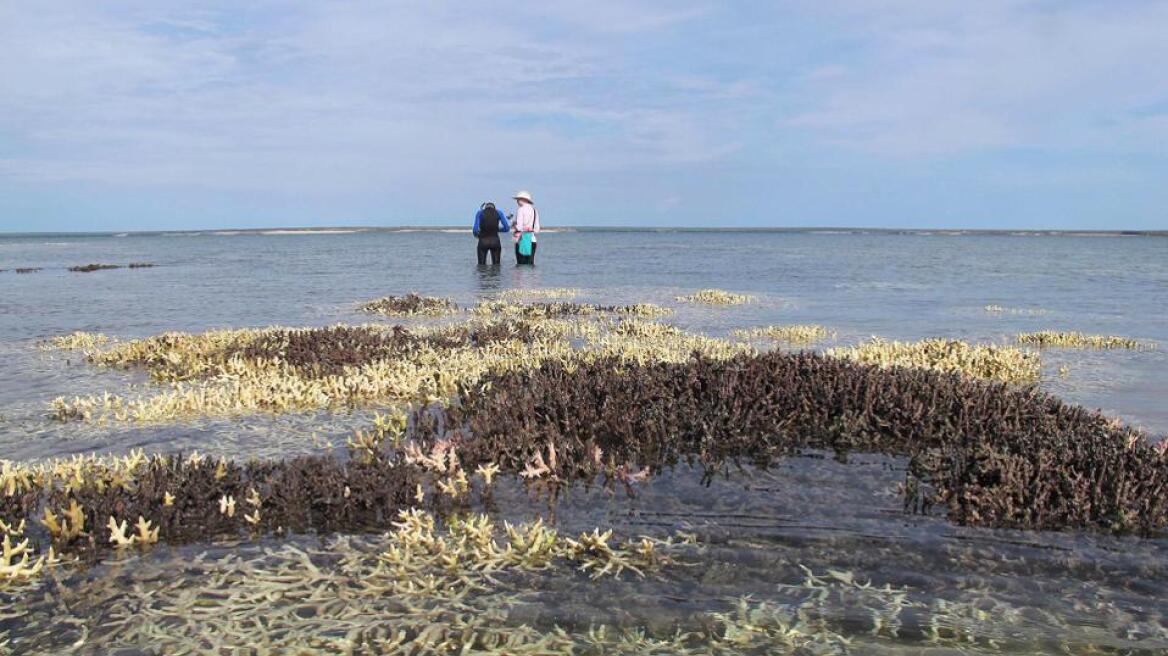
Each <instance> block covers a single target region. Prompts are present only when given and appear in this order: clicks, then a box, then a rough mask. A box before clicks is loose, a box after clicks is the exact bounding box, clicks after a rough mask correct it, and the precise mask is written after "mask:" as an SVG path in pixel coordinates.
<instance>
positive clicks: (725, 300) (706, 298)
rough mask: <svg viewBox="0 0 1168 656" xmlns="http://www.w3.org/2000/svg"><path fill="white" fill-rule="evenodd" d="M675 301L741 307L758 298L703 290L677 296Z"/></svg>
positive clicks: (718, 290) (721, 291) (717, 290)
mask: <svg viewBox="0 0 1168 656" xmlns="http://www.w3.org/2000/svg"><path fill="white" fill-rule="evenodd" d="M676 300H678V301H681V302H683V303H702V304H705V305H742V304H744V303H753V302H755V301H757V300H758V297H756V296H751V295H749V294H735V293H733V292H727V291H723V290H721V289H703V290H701V291H697V292H694V293H692V294H686V295H683V296H678V297H677V298H676Z"/></svg>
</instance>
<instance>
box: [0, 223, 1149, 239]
mask: <svg viewBox="0 0 1168 656" xmlns="http://www.w3.org/2000/svg"><path fill="white" fill-rule="evenodd" d="M452 230H457V231H460V232H462V231H465V232H470V228H467V227H466V226H462V225H396V226H300V227H292V226H286V227H280V226H276V227H265V228H189V229H158V230H86V231H80V230H47V231H0V237H37V236H73V237H99V236H111V237H113V236H130V235H135V236H164V235H197V234H207V235H217V236H232V235H239V234H255V235H265V236H276V235H279V234H296V233H305V234H321V235H324V234H353V233H358V232H404V231H412V232H425V231H452ZM543 232H549V233H555V232H706V233H713V232H775V233H780V232H790V233H808V232H821V233H822V232H841V233H861V234H862V233H890V234H936V233H943V234H944V233H948V234H954V235H959V234H983V235H1036V234H1044V235H1100V236H1107V235H1115V236H1145V237H1162V236H1168V230H1140V229H1131V230H1128V229H1122V228H1119V229H1116V228H1112V229H1065V228H945V227H937V228H875V227H856V226H727V227H720V228H710V227H693V226H653V225H645V226H604V225H599V226H588V225H581V226H562V227H556V228H549V229H547V230H544V231H543Z"/></svg>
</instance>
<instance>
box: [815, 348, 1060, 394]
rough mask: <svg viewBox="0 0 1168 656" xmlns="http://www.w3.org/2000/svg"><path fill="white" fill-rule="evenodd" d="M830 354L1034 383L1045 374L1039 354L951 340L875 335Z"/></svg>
mask: <svg viewBox="0 0 1168 656" xmlns="http://www.w3.org/2000/svg"><path fill="white" fill-rule="evenodd" d="M827 355H829V356H831V357H836V358H844V359H847V360H855V361H856V362H860V363H862V364H870V365H875V366H878V367H914V368H918V369H931V370H933V371H941V372H952V373H960V374H964V375H966V376H972V377H974V378H983V379H986V380H1000V381H1004V382H1012V383H1030V382H1035V381H1037V380H1038V379H1039V378H1040V377H1041V375H1042V360H1041V358H1040V357H1039V355H1038V354H1037V353H1033V352H1030V351H1025V350H1022V349H1017V348H1012V347H1009V346H993V345H988V344H969V343H967V342H962V341H959V340H951V339H924V340H921V341H919V342H896V341H892V342H890V341H886V340H883V339H880V338H878V337H874V338H873V339H872V341H870V342H867V343H864V344H861V345H859V346H852V347H844V348H834V349H829V350H828V351H827Z"/></svg>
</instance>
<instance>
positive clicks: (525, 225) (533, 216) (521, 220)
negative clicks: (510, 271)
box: [511, 191, 539, 264]
mask: <svg viewBox="0 0 1168 656" xmlns="http://www.w3.org/2000/svg"><path fill="white" fill-rule="evenodd" d="M514 198H515V202H516V203H518V204H519V209H517V210H515V224H514V225H515V230H514V231H512V233H511V240H512V241H514V242H515V263H516V264H535V247H536V246H537V244H536V243H535V241H536V237H535V236H536V235H537V234H539V212H538V211H536V209H535V205H534V204H533V203H532V202H531V194H530V193H528V192H526V191H519V192H516V193H515V196H514Z"/></svg>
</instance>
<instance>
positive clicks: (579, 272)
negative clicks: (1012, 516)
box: [0, 230, 1168, 654]
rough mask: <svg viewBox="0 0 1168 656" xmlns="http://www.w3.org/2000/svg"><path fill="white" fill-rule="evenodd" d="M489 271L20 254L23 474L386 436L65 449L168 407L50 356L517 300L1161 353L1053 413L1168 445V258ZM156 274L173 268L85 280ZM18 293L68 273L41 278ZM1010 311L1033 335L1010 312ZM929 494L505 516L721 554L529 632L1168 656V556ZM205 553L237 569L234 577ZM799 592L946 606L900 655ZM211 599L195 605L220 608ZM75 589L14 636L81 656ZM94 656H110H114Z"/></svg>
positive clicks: (642, 261) (381, 239)
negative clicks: (373, 312)
mask: <svg viewBox="0 0 1168 656" xmlns="http://www.w3.org/2000/svg"><path fill="white" fill-rule="evenodd" d="M474 245H475V244H474V240H473V238H471V237H470V235H469V234H465V233H457V232H443V231H426V230H421V231H361V232H349V233H333V234H253V233H233V234H213V233H188V234H171V235H133V234H131V235H125V236H113V235H99V236H61V235H51V236H46V235H30V236H0V269H7V271H4V272H0V459H36V458H44V457H51V456H58V455H64V454H71V453H89V452H93V451H98V452H117V453H122V452H125V451H128V450H129V449H133V448H145V449H146V450H147V451H163V452H173V451H179V450H191V449H199V450H201V451H206V452H211V453H230V454H232V455H234V456H236V457H246V456H248V455H257V456H269V457H275V456H282V455H289V454H293V453H305V452H312V451H314V450H317V449H319V444H320V443H321V441H328V440H332V441H338V440H339V441H342V442H343V439H344V436H345V435H346V434H347V433H348V432H349V431H350V430H351V429H352V428H353V427H355V426H360V425H362V424H363V423H364V422H365V421H367V418H368V415H367V414H365V413H362V412H355V413H341V414H331V413H314V414H309V415H292V416H282V417H252V418H246V419H238V420H229V421H228V420H214V421H212V420H204V421H191V422H183V423H179V424H170V425H164V426H117V425H108V426H91V425H81V424H60V423H56V422H53V421H52V420H50V419H48V418H47V416H46V410H47V405H48V403H49V402H50V401H51V400H52V399H53V398H55V397H58V396H73V395H79V394H91V393H100V392H102V391H105V390H110V391H114V392H119V393H120V392H124V391H125V390H127V389H131V388H133V389H137V390H138V391H145V392H148V391H149V390H150V384H149V383H148V382H147V381H146V380H145V377H144V376H142V375H140V374H137V373H134V372H112V371H101V370H96V369H94V368H93V367H90V366H88V365H86V364H85V363H83V362H79V361H77V356H75V355H69V354H67V353H66V354H63V353H61V352H48V351H42V350H39V349H37V348H36V344H37V342H38V341H39V340H43V339H46V338H49V337H52V336H55V335H61V334H65V333H69V332H71V331H74V330H84V331H95V332H102V333H105V334H107V335H109V336H112V337H118V338H123V339H124V338H133V337H144V336H148V335H153V334H156V333H159V332H163V331H171V330H179V331H201V330H206V329H211V328H226V327H252V326H267V325H287V326H303V325H327V324H333V323H356V322H370V321H380V322H391V320H389V319H375V318H370V317H369V316H366V315H362V314H360V313H358V312H357V310H356V306H357V304H359V303H360V302H362V301H365V300H370V299H373V298H376V297H380V296H385V295H388V294H403V293H406V292H411V291H416V292H419V293H423V294H428V295H438V296H448V297H451V298H453V299H454V300H456V301H457V302H459V303H460V304H470V303H473V302H475V301H476V300H478V299H481V298H486V297H490V296H491V295H493V294H496V293H498V292H500V291H502V290H508V289H517V288H548V287H570V288H576V289H579V290H581V296H580V297H578V299H577V300H580V301H585V302H596V303H604V304H623V303H632V302H651V303H658V304H661V305H668V306H671V307H675V308H676V309H677V313H676V315H674V316H672V317H669V318H668V319H666V320H667V321H669V322H672V323H675V324H677V325H680V326H682V327H684V328H686V329H689V330H696V331H701V332H705V333H708V334H710V335H713V336H720V335H724V334H726V333H728V332H729V331H730V330H732V329H735V328H748V327H752V326H761V325H767V324H786V323H819V324H823V325H825V326H827V327H829V328H831V329H833V330H835V331H836V332H837V336H836V337H835V338H834V339H833V340H832V341H829V342H827V343H825V344H823V345H822V346H832V345H835V344H854V343H857V342H859V341H862V340H865V339H868V338H869V337H871V336H880V337H884V338H888V339H901V340H905V339H919V338H923V337H951V338H957V339H963V340H968V341H978V342H986V343H998V344H1005V343H1009V342H1010V340H1011V339H1012V338H1013V336H1014V335H1015V334H1017V333H1019V332H1029V331H1035V330H1046V329H1052V330H1077V331H1082V332H1087V333H1102V334H1114V335H1121V336H1126V337H1132V338H1137V339H1140V340H1144V341H1148V342H1156V343H1157V344H1158V346H1159V348H1156V349H1152V350H1144V351H1125V350H1114V351H1080V350H1049V351H1045V352H1044V380H1043V381H1042V383H1041V384H1040V385H1041V387H1042V388H1043V389H1046V390H1048V391H1051V392H1053V393H1055V394H1057V395H1058V396H1060V397H1062V398H1065V399H1067V400H1070V401H1072V402H1075V403H1079V404H1082V405H1086V406H1088V407H1091V408H1099V409H1101V410H1102V411H1103V412H1105V413H1107V414H1110V415H1114V416H1116V417H1119V418H1121V419H1122V420H1123V421H1125V422H1127V423H1129V424H1133V425H1136V426H1140V427H1143V428H1145V429H1146V430H1147V431H1148V432H1150V433H1151V434H1152V435H1154V436H1161V435H1164V434H1168V403H1166V402H1165V400H1166V397H1168V239H1166V238H1163V237H1143V236H1130V237H1127V236H1125V237H1089V236H1051V235H1044V236H1021V235H983V234H960V235H951V234H932V235H929V234H887V233H877V234H865V233H848V232H842V233H824V232H762V231H760V232H685V231H672V232H671V231H630V232H619V231H574V232H573V231H568V232H559V233H548V234H545V235H543V236H542V237H541V239H540V246H539V253H538V259H537V266H536V267H534V268H530V267H515V266H514V256H513V254H511V253H509V252H507V251H506V250H505V251H504V264H503V265H502V266H500V267H482V268H480V267H478V266H476V264H475V255H474ZM130 262H151V263H154V264H156V265H157V266H155V267H153V268H146V269H134V270H131V269H118V270H110V271H97V272H93V273H72V272H69V271H67V270H66V269H67V268H68V267H69V266H75V265H83V264H88V263H113V264H123V265H124V264H128V263H130ZM17 267H39V268H41V270H40V271H37V272H34V273H28V274H17V273H15V272H14V271H13V269H15V268H17ZM703 288H720V289H725V290H729V291H737V292H745V293H751V294H755V295H757V296H758V297H759V302H757V303H754V304H750V305H746V306H737V307H729V308H704V307H695V306H687V305H684V304H678V303H676V302H675V301H674V297H675V296H676V295H678V294H682V293H688V292H692V291H695V290H698V289H703ZM987 305H996V306H1001V307H1002V308H1005V309H1006V311H1005V312H1001V313H993V312H987V311H986V309H985V307H986V306H987ZM903 468H904V462H903V461H899V460H897V459H894V458H882V457H881V458H877V457H855V458H852V459H849V461H848V462H846V463H843V462H836V461H835V460H833V459H831V458H822V457H818V456H816V455H815V454H808V455H807V456H806V457H803V458H794V459H791V460H790V461H788V462H785V463H783V464H781V465H780V466H779V467H777V468H775V469H772V470H770V471H766V472H762V471H756V470H751V469H749V468H746V469H744V470H743V471H742V472H740V473H738V474H736V475H733V476H730V477H729V478H726V479H719V480H716V481H713V482H709V483H710V487H705V486H704V485H703V484H702V483H701V482H700V475H699V474H697V473H696V472H691V471H688V470H686V469H684V468H682V469H679V470H677V471H674V472H672V473H671V474H669V475H667V476H663V477H661V478H659V479H655V480H654V481H652V482H650V483H648V484H646V485H644V486H643V487H642V488H640V489H639V490H637V492H636V493H635V494H626V493H625V492H618V493H613V492H612V491H605V490H593V489H575V490H568V491H566V492H564V493H563V494H561V495H560V496H558V497H556V498H555V499H554V500H549V499H547V498H543V497H540V495H539V494H537V493H535V492H532V491H531V490H529V489H526V488H525V487H524V486H522V485H520V484H519V483H517V482H509V483H506V484H504V485H503V487H502V488H501V490H500V492H499V494H498V498H497V499H496V502H497V503H498V504H499V506H500V507H501V508H503V510H501V511H500V512H502V513H503V514H505V515H506V516H509V517H513V518H523V517H534V516H536V515H541V516H546V515H547V513H548V512H549V510H548V509H549V508H551V509H552V511H551V512H552V515H553V519H552V521H554V522H557V523H558V525H560V526H563V527H565V528H566V529H568V528H571V529H577V528H579V529H581V530H583V528H584V527H588V526H597V525H606V526H613V527H614V528H615V529H617V530H618V532H624V533H625V534H627V535H638V534H642V533H645V534H652V535H666V534H669V533H670V532H671V531H686V532H694V533H697V534H698V535H699V538H701V539H702V540H703V543H704V544H705V545H707V546H706V547H704V548H703V550H702V553H701V557H700V559H699V563H700V566H697V567H689V568H681V570H680V571H679V572H675V573H672V574H669V575H667V576H665V577H664V578H661V579H654V580H652V581H647V582H637V581H626V580H622V581H619V582H608V583H605V584H593V583H591V582H587V583H585V582H582V581H581V580H580V579H579V577H572V576H571V575H570V574H569V575H565V576H562V577H560V578H558V579H554V580H550V581H543V582H542V583H540V586H541V591H540V592H538V593H533V594H534V596H533V597H531V598H530V599H528V600H527V602H526V605H524V606H523V607H522V608H521V609H518V610H514V614H513V615H512V616H510V617H511V620H508V621H514V622H515V623H516V624H519V623H526V624H534V625H536V626H540V627H546V628H549V629H550V627H552V626H565V625H569V624H571V625H579V626H587V625H588V624H589V623H605V624H613V625H619V626H623V627H630V628H633V627H641V628H645V627H648V628H649V629H650V630H651V632H654V631H655V632H657V633H660V632H666V633H668V632H669V631H673V630H683V629H686V628H687V627H690V626H691V625H692V624H693V622H695V621H696V620H694V617H695V616H696V614H700V613H701V612H723V611H727V610H728V609H730V608H732V607H733V606H734V604H735V603H737V601H738V600H739V599H740V598H741V597H742V596H743V595H750V596H751V599H753V600H756V601H768V602H773V603H774V604H778V605H779V607H781V608H789V609H790V610H791V612H792V613H795V612H796V610H802V611H803V612H805V613H811V614H813V615H815V616H817V617H820V616H821V617H824V618H827V620H828V621H830V623H831V624H832V626H835V627H838V628H839V630H840V631H841V632H843V633H845V634H847V635H850V636H853V637H856V638H857V639H861V640H862V642H863V643H864V645H865V647H864V648H863V649H857V650H855V651H854V652H853V653H924V652H922V651H920V650H924V649H933V648H937V649H940V647H936V644H935V643H933V642H929V640H928V639H927V636H929V635H933V634H934V633H936V631H938V630H940V631H941V633H942V634H945V635H950V634H954V635H962V634H963V633H962V632H966V633H968V634H969V635H971V636H974V637H973V638H971V639H970V640H969V641H965V642H962V640H960V639H954V640H956V642H954V643H953V644H949V643H945V644H949V646H948V647H946V648H948V649H951V651H935V652H929V653H960V652H978V653H1007V652H1008V653H1048V652H1053V651H1065V652H1069V653H1089V652H1090V653H1094V652H1092V650H1097V651H1101V652H1104V653H1149V654H1151V653H1165V650H1168V597H1166V596H1165V595H1164V594H1163V590H1164V589H1165V585H1166V584H1168V540H1165V538H1163V537H1154V538H1116V537H1110V536H1101V535H1095V534H1075V533H1028V532H1018V531H998V530H987V529H971V528H962V527H957V526H953V525H952V524H950V523H948V522H947V521H946V520H945V519H944V518H943V517H933V516H909V515H906V514H904V512H903V511H902V508H901V504H900V499H899V497H898V496H897V494H896V493H895V487H896V485H897V483H898V482H899V481H901V480H903ZM203 548H205V549H206V550H207V551H208V552H209V553H211V554H212V555H214V554H227V553H230V552H231V550H232V549H234V547H228V546H223V545H204V546H203ZM241 548H243V549H247V548H249V547H246V546H245V547H241ZM188 549H189V548H188ZM185 553H187V552H184V551H180V550H175V551H170V550H166V549H161V550H159V551H157V552H156V553H154V554H151V555H149V556H144V557H142V562H141V563H140V566H138V567H130V568H127V567H125V566H124V564H122V565H118V564H112V565H111V564H99V565H97V566H96V567H95V568H93V569H92V570H90V571H89V572H88V573H86V575H85V576H86V577H87V578H86V580H88V581H93V580H98V579H101V578H102V577H107V578H108V579H109V580H110V581H112V582H113V583H111V584H110V585H115V586H120V587H121V588H124V589H125V590H126V591H127V592H126V593H125V594H130V593H129V590H131V589H132V588H134V585H135V584H136V585H138V586H139V588H141V587H142V586H146V587H147V588H149V587H150V586H151V585H161V581H163V580H165V579H166V576H165V572H166V571H167V568H168V566H169V563H171V562H172V561H173V559H176V558H181V557H185V556H184V555H183V554H185ZM798 565H801V566H806V567H808V568H810V569H811V570H813V571H816V572H823V571H826V570H827V569H835V570H848V571H852V572H855V573H856V575H857V576H858V577H860V579H861V580H871V581H873V582H874V583H876V584H878V585H884V584H886V583H887V584H889V585H891V586H892V587H894V588H898V589H899V588H904V589H906V590H910V592H909V593H908V594H909V595H910V597H911V598H912V599H914V600H915V601H917V602H920V604H921V605H918V606H915V607H913V609H912V610H911V612H908V613H907V614H905V615H904V617H902V619H901V620H900V621H902V622H903V630H902V631H901V632H900V634H899V635H894V634H895V633H896V632H893V633H888V632H887V631H883V632H882V631H880V630H878V629H873V628H872V627H871V626H870V624H871V621H870V618H869V615H868V613H869V611H871V610H872V609H871V608H868V607H867V606H865V605H864V604H862V603H860V602H859V601H857V598H855V597H854V595H853V596H852V597H849V596H848V594H845V593H846V592H847V590H840V591H836V592H838V593H839V594H836V593H834V592H833V593H832V594H829V595H825V596H824V597H823V598H818V597H816V598H815V599H804V598H802V597H799V598H797V599H796V598H794V597H793V596H792V593H791V590H792V589H793V588H792V587H791V586H795V587H798V585H800V584H801V582H802V580H803V579H802V577H803V576H804V574H803V573H802V572H803V570H802V569H801V568H799V567H797V566H798ZM196 579H197V577H192V579H191V581H189V582H188V583H187V584H189V585H191V586H197V585H199V581H198V580H196ZM597 585H600V587H596V586H597ZM66 587H67V586H66ZM64 589H65V588H59V589H57V590H56V592H52V593H47V594H46V596H45V597H44V598H41V599H40V600H39V601H37V602H36V603H32V602H27V601H26V600H24V601H20V602H19V603H18V602H9V603H10V604H16V605H15V606H11V608H17V609H18V610H19V612H20V613H27V617H28V618H32V619H29V620H28V622H16V621H14V620H12V619H11V618H9V619H0V632H3V631H5V630H7V631H8V633H9V634H10V639H13V640H14V641H15V642H14V644H16V645H20V644H24V645H26V646H27V648H28V650H29V651H30V653H36V652H38V651H43V652H44V653H53V651H54V649H56V648H57V647H60V646H61V644H65V643H69V644H72V641H73V640H75V639H76V635H77V634H74V633H68V632H66V633H62V634H60V635H58V636H57V637H56V638H54V637H53V635H54V634H53V632H52V631H51V630H50V628H51V627H52V626H53V623H54V622H59V621H61V612H62V611H60V608H59V607H60V604H59V603H57V602H59V601H60V599H61V598H62V596H67V593H66V592H64V591H63V590H64ZM849 590H850V589H849ZM598 591H599V592H598ZM796 596H798V595H796ZM119 599H120V600H121V601H123V602H124V601H125V600H124V599H121V598H120V597H118V595H116V594H115V595H112V596H111V595H110V594H109V593H108V591H107V592H104V593H103V595H102V596H100V599H98V598H96V597H95V599H93V600H90V603H89V604H74V605H71V606H70V608H72V609H73V610H72V611H71V612H72V613H73V615H72V616H71V618H72V619H73V620H75V621H76V623H80V624H81V625H85V623H86V622H89V621H91V620H93V618H96V617H98V616H100V615H102V613H104V612H106V611H108V606H109V605H111V604H116V603H120V602H119ZM613 599H619V600H623V603H620V604H615V605H614V604H613V603H612V602H613ZM22 604H27V605H22ZM54 604H56V605H54ZM784 604H785V606H784ZM5 608H9V607H6V606H5V605H4V603H3V602H2V600H0V610H3V609H5ZM957 608H962V609H965V610H962V611H957V610H954V609H957ZM9 609H10V608H9ZM969 609H974V610H969ZM977 609H980V610H981V612H982V614H980V615H979V614H978V613H977V612H974V611H975V610H977ZM4 615H5V613H0V618H2V617H3V616H4ZM9 615H10V617H11V614H9ZM938 627H940V629H938ZM2 635H3V634H2V633H0V638H2ZM21 640H24V641H25V642H23V643H21V642H20V641H21ZM54 640H58V641H61V643H60V644H58V643H57V642H54ZM0 642H2V641H0ZM954 645H956V646H954ZM87 649H89V650H91V651H89V652H86V650H87ZM80 651H81V652H82V653H103V651H102V649H101V648H99V647H98V646H96V645H89V646H83V647H82V648H81V649H80ZM145 651H149V650H148V649H147V650H145ZM0 652H2V649H0Z"/></svg>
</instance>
